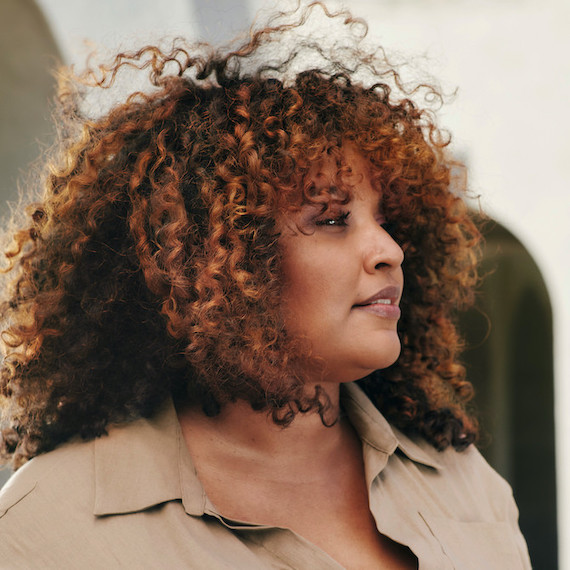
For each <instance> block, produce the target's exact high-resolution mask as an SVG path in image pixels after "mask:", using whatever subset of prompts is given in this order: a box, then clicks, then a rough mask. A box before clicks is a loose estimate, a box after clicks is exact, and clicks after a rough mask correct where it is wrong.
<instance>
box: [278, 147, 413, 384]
mask: <svg viewBox="0 0 570 570" xmlns="http://www.w3.org/2000/svg"><path fill="white" fill-rule="evenodd" d="M342 154H343V156H342V158H343V160H344V162H345V163H346V164H347V165H348V167H349V168H350V172H348V173H347V175H346V176H345V177H344V180H343V181H344V182H345V183H346V184H347V185H349V186H350V187H351V189H352V192H351V196H350V201H349V202H348V203H347V204H344V205H340V204H336V205H335V204H332V205H329V208H328V210H327V211H325V212H321V210H322V208H321V207H319V205H318V204H307V205H305V206H304V207H303V208H302V209H301V210H300V212H298V213H297V214H296V215H294V216H290V217H289V219H287V220H286V221H284V226H285V227H284V230H283V231H282V236H281V243H282V245H283V250H284V256H283V278H284V283H285V286H284V292H283V297H282V300H283V305H284V308H283V312H284V315H285V320H286V323H287V327H288V330H289V331H290V332H292V333H294V334H298V335H303V336H305V337H307V338H308V339H309V341H310V344H311V347H312V349H313V354H314V356H316V357H317V358H320V359H322V361H323V362H324V363H325V365H326V368H325V374H324V379H325V380H327V381H332V382H348V381H352V380H358V379H360V378H363V377H364V376H366V375H368V374H370V373H371V372H373V371H374V370H378V369H382V368H386V367H388V366H390V365H391V364H393V363H394V362H395V361H396V359H397V358H398V355H399V353H400V339H399V337H398V334H397V323H398V317H399V315H398V314H396V315H390V316H386V315H383V314H379V313H380V307H383V306H380V307H378V306H375V305H370V304H367V305H364V306H363V305H361V304H362V303H363V302H364V301H366V300H367V299H370V298H371V297H373V296H374V295H376V294H377V293H378V292H379V291H382V290H384V289H385V288H387V287H391V288H395V293H394V294H395V295H396V299H395V302H394V305H396V306H397V304H398V302H399V300H400V297H401V293H402V288H403V273H402V262H403V257H404V254H403V252H402V249H401V248H400V246H399V245H398V244H397V243H396V242H395V241H394V239H393V238H392V237H391V236H390V234H389V233H388V232H387V231H386V229H385V228H384V227H383V225H384V224H385V222H386V220H385V218H384V216H383V214H382V211H381V198H382V197H381V195H380V194H379V193H378V192H377V191H376V190H375V189H374V188H373V187H372V185H371V181H370V175H369V167H368V164H367V162H366V160H365V159H364V158H363V157H362V155H360V154H359V153H358V152H357V150H356V149H354V148H352V147H350V146H349V147H348V148H345V149H343V152H342ZM336 174H337V167H336V163H335V161H334V160H333V159H332V158H328V160H327V159H326V158H325V159H324V160H323V162H322V164H321V165H320V166H318V167H316V168H315V173H314V175H313V183H314V187H315V191H317V192H319V191H321V192H322V191H323V190H327V189H330V188H331V186H332V187H334V186H335V178H336ZM325 196H326V195H325ZM345 216H347V217H345ZM376 308H377V310H375V309H376ZM393 312H394V311H393ZM316 381H318V378H317V379H316Z"/></svg>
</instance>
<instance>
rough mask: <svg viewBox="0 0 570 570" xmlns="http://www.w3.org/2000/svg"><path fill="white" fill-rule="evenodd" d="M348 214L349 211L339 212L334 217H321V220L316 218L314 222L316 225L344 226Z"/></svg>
mask: <svg viewBox="0 0 570 570" xmlns="http://www.w3.org/2000/svg"><path fill="white" fill-rule="evenodd" d="M349 216H350V212H340V213H339V214H338V215H337V216H335V217H334V218H323V219H322V220H317V221H316V222H315V224H316V225H317V226H339V227H344V226H346V225H347V223H346V220H348V217H349Z"/></svg>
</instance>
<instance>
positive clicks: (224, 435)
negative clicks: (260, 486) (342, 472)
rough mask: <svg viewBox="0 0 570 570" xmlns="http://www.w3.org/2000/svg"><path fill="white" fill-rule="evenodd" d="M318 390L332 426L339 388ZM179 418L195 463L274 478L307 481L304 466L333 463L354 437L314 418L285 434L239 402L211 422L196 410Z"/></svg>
mask: <svg viewBox="0 0 570 570" xmlns="http://www.w3.org/2000/svg"><path fill="white" fill-rule="evenodd" d="M322 386H323V389H324V390H325V392H326V394H327V396H328V397H329V399H330V403H331V409H330V410H329V411H328V412H327V417H326V419H327V421H328V420H329V419H331V420H333V421H334V420H335V419H336V418H338V414H339V406H340V404H339V385H338V384H334V385H326V384H325V385H322ZM178 415H179V420H180V425H181V427H182V431H183V434H184V438H185V440H186V443H187V445H188V448H189V450H190V453H191V454H192V456H193V458H194V459H195V460H197V461H200V460H202V459H204V458H205V457H206V455H207V458H208V462H210V463H211V464H219V466H220V469H228V468H231V469H234V470H236V469H243V470H244V471H247V470H248V469H251V468H252V466H253V465H255V466H256V467H257V468H259V467H260V466H261V467H262V468H263V469H264V470H267V472H268V473H269V474H271V475H272V476H275V475H276V474H284V475H285V473H287V472H289V473H291V472H295V473H298V474H305V476H307V477H310V476H311V474H310V473H308V472H307V468H308V466H310V465H318V464H319V463H320V464H321V465H322V464H323V462H325V463H326V462H327V461H329V459H331V460H332V458H333V457H334V456H335V454H336V452H337V450H338V448H339V446H342V445H343V444H344V443H346V439H347V437H354V435H353V434H352V435H351V434H350V433H349V432H351V430H350V427H349V426H348V424H347V423H346V422H344V421H342V420H341V421H337V422H336V423H335V424H334V425H333V426H332V427H327V426H325V425H324V424H323V421H322V420H321V417H320V416H319V414H317V413H314V412H309V413H306V414H302V413H298V414H297V415H296V416H295V419H294V420H293V421H292V423H291V424H290V425H289V426H288V427H286V428H283V427H281V426H278V425H276V424H275V423H274V422H273V421H272V419H271V416H270V415H268V414H267V412H257V411H254V410H252V408H251V406H250V405H249V404H248V403H246V402H242V401H238V402H235V403H232V404H228V405H226V406H225V407H224V408H223V410H222V412H221V413H220V414H219V415H218V416H215V417H212V418H211V417H207V416H206V415H205V414H204V413H203V412H202V411H201V410H199V409H197V408H185V409H181V410H179V412H178ZM229 463H231V465H229Z"/></svg>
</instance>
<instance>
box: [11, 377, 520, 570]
mask: <svg viewBox="0 0 570 570" xmlns="http://www.w3.org/2000/svg"><path fill="white" fill-rule="evenodd" d="M342 393H343V396H342V398H343V407H344V409H345V410H346V413H347V415H348V417H349V418H350V421H351V422H352V424H353V425H354V427H355V429H356V431H357V432H358V434H359V436H360V438H361V440H362V449H363V456H364V464H365V473H366V479H367V483H368V486H369V494H370V510H371V512H372V514H373V515H374V518H375V519H376V524H377V526H378V530H379V531H380V532H381V533H383V534H385V535H387V536H389V537H390V538H392V539H393V540H395V541H397V542H400V543H402V544H405V545H407V546H408V547H409V548H410V549H411V550H412V552H414V554H415V555H416V556H417V557H418V560H419V568H420V570H447V569H452V568H455V569H461V570H468V569H477V570H482V569H484V570H493V569H497V570H499V569H500V570H505V569H509V570H516V569H519V568H521V569H523V568H530V561H529V557H528V551H527V548H526V544H525V541H524V538H523V537H522V535H521V533H520V530H519V528H518V523H517V517H518V513H517V508H516V506H515V503H514V501H513V497H512V493H511V489H510V487H509V486H508V484H507V483H506V482H505V481H504V480H503V479H502V478H501V477H500V476H499V475H497V473H495V471H493V470H492V469H491V468H490V467H489V466H488V464H487V463H486V462H485V461H484V459H483V458H482V457H481V455H480V454H479V452H478V451H477V450H476V449H475V447H473V446H471V447H469V448H468V449H467V450H466V451H464V452H462V453H457V452H456V451H454V450H453V449H448V450H446V451H444V452H437V451H435V450H434V449H433V447H431V446H430V445H428V444H427V443H426V442H424V441H423V440H417V441H415V440H412V439H410V438H409V437H406V436H405V435H403V434H402V433H400V432H399V431H397V430H396V429H394V428H392V427H391V426H390V425H389V424H388V422H387V421H386V420H385V419H384V418H383V416H382V415H381V414H380V413H379V412H378V410H377V409H376V408H375V407H374V406H373V405H372V403H371V402H370V401H369V400H368V398H367V397H366V396H365V395H364V393H363V392H362V391H361V390H360V389H359V388H358V387H357V386H356V385H355V384H350V385H347V386H345V387H344V388H343V391H342ZM0 568H2V569H4V568H9V569H24V568H29V569H34V570H36V569H38V568H42V569H50V568H53V569H56V568H57V569H58V570H64V569H69V568H81V569H90V568H101V569H103V568H105V569H112V568H129V569H134V568H136V569H144V568H153V569H156V568H169V569H170V568H200V569H204V568H205V569H221V568H228V569H229V568H231V569H247V570H253V569H261V568H265V569H267V568H281V569H285V568H287V569H311V570H313V569H317V570H321V569H322V570H328V569H330V570H333V569H336V570H339V569H340V568H341V566H340V565H339V564H338V563H337V562H335V561H334V560H333V559H332V558H330V557H329V556H328V555H327V554H326V553H324V552H323V551H321V550H320V549H319V548H317V547H316V546H314V545H313V544H311V543H310V542H308V541H307V540H305V539H304V538H303V537H301V536H299V535H297V534H295V533H294V532H292V531H290V530H288V529H285V528H275V527H268V526H260V525H251V524H243V523H240V522H238V521H232V520H228V519H225V518H224V517H223V516H222V515H221V514H220V513H219V512H217V511H216V509H215V507H214V506H213V505H212V504H211V503H210V501H209V500H208V497H207V496H206V495H205V493H204V490H203V488H202V485H201V484H200V481H199V480H198V478H197V476H196V471H195V469H194V466H193V464H192V460H191V457H190V455H189V453H188V450H187V448H186V445H185V442H184V439H183V437H182V434H181V431H180V425H179V423H178V420H177V416H176V412H175V410H174V406H173V405H172V402H170V401H169V402H167V403H166V405H165V406H164V407H163V408H162V409H161V411H160V413H158V414H157V415H156V416H155V417H154V418H152V419H150V420H144V419H141V420H138V421H135V422H133V423H131V424H128V425H124V426H120V427H114V428H112V429H111V430H110V432H109V436H107V437H102V438H100V439H97V440H95V441H91V442H87V443H85V442H71V443H68V444H65V445H62V446H61V447H59V448H58V449H56V450H55V451H52V452H50V453H47V454H44V455H40V456H38V457H36V458H35V459H33V460H32V461H30V462H28V463H27V464H26V465H25V466H24V467H22V468H21V469H20V470H19V471H18V472H17V473H16V474H15V475H14V476H13V477H12V479H11V480H10V481H9V482H8V484H7V485H6V486H5V487H4V489H3V490H2V492H1V493H0Z"/></svg>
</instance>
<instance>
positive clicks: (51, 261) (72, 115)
mask: <svg viewBox="0 0 570 570" xmlns="http://www.w3.org/2000/svg"><path fill="white" fill-rule="evenodd" d="M311 10H312V9H311V8H310V9H308V10H307V11H305V12H303V13H302V14H301V17H300V18H299V22H297V23H302V22H303V21H304V20H305V19H306V18H307V17H308V16H309V15H310V13H311ZM340 17H341V19H345V20H346V21H345V24H346V26H348V27H349V28H350V27H351V26H356V25H358V26H361V24H360V23H358V22H356V21H355V20H351V19H350V18H347V17H346V14H341V15H340ZM331 19H332V20H334V17H332V16H331ZM294 28H295V25H292V24H282V25H278V23H275V22H274V23H273V24H272V25H271V26H269V27H267V28H265V29H263V30H261V31H258V32H256V33H254V34H252V36H251V38H250V40H249V41H248V42H247V43H246V44H244V45H243V46H242V47H240V48H239V49H237V50H233V51H230V52H229V53H228V54H226V55H220V54H219V53H212V52H211V51H210V52H208V48H207V47H200V46H194V47H192V46H185V45H182V44H180V43H179V44H177V45H176V46H175V48H174V49H173V50H172V51H170V52H168V53H165V52H163V51H161V50H159V49H158V48H156V47H146V48H144V49H142V50H140V51H139V52H137V53H134V54H120V55H118V56H117V58H116V59H115V60H114V62H113V63H112V65H110V66H107V67H101V68H100V69H99V70H98V72H97V73H92V74H87V75H85V76H83V77H82V78H73V77H63V78H62V84H61V90H62V91H61V92H62V96H61V110H62V119H60V122H61V121H63V122H62V123H61V124H63V125H64V127H62V129H66V130H64V131H63V130H62V132H64V133H65V137H62V142H61V143H60V145H59V147H58V151H57V152H56V153H55V155H54V158H53V159H52V160H51V162H50V163H49V165H48V167H47V169H46V172H47V173H48V174H47V175H46V177H45V191H44V194H43V197H42V199H41V200H40V201H39V202H38V203H36V204H34V205H33V206H31V207H30V209H29V210H28V218H27V222H26V223H25V224H24V225H23V226H22V227H21V229H19V230H17V231H16V232H15V233H14V234H13V243H12V245H11V246H9V247H7V249H6V250H5V255H6V258H7V260H8V267H7V268H6V269H5V275H6V277H7V279H9V281H10V283H11V284H10V286H9V287H8V288H5V289H4V290H5V293H4V300H3V303H2V305H1V313H2V317H3V322H4V323H5V326H4V329H5V330H4V332H3V335H2V339H3V342H4V346H5V352H6V358H5V362H4V366H3V369H2V375H1V380H0V382H1V394H2V397H3V419H2V422H3V424H2V425H3V428H4V429H3V438H2V447H3V453H4V455H5V456H7V457H10V456H11V457H13V461H14V464H15V465H16V466H18V465H20V464H21V463H22V462H24V461H26V460H27V459H29V458H30V457H33V456H34V455H37V454H38V453H42V452H45V451H48V450H49V449H52V448H53V447H55V446H57V445H58V444H60V443H62V442H64V441H66V440H67V439H69V438H71V437H73V436H76V435H80V436H82V437H83V438H93V437H97V436H100V435H102V434H104V433H105V430H106V426H107V425H108V424H109V423H111V422H119V421H130V420H132V419H134V418H137V417H140V416H149V415H151V414H152V413H153V412H154V411H155V410H156V408H157V407H158V406H159V405H160V403H161V402H162V401H163V400H164V399H165V398H166V397H167V396H168V395H173V396H174V397H175V398H189V399H190V400H191V401H194V402H200V403H201V404H202V406H203V408H204V410H205V411H206V413H208V414H216V413H218V411H219V410H220V408H221V407H222V406H223V405H224V404H225V403H227V402H229V401H234V400H236V399H243V400H246V401H248V402H250V403H251V405H252V406H253V407H254V408H255V409H259V410H267V411H269V412H271V413H272V414H273V418H274V420H275V421H276V422H278V423H282V424H287V423H289V422H290V421H291V419H292V418H293V417H294V415H295V414H296V413H300V412H307V411H309V410H315V411H318V412H319V413H321V414H322V413H323V409H324V407H326V402H325V401H324V400H323V398H322V395H321V394H320V393H319V392H317V393H316V394H315V395H314V397H309V396H307V395H306V394H304V393H303V378H302V377H301V376H300V374H299V370H300V369H301V367H300V366H299V363H300V362H305V361H306V360H307V359H310V358H312V357H311V352H310V346H309V345H308V343H307V342H306V341H304V340H303V339H300V338H292V337H291V336H290V335H288V334H287V332H286V330H285V328H284V325H283V319H282V317H281V314H280V292H281V278H280V255H281V251H280V246H279V234H278V231H277V229H276V220H277V219H278V217H279V216H281V215H282V214H283V212H285V211H287V210H288V209H291V208H293V207H295V206H298V205H299V204H300V203H301V202H302V200H303V198H304V196H303V194H304V193H303V187H304V185H303V180H305V179H306V176H307V175H308V172H309V169H310V166H311V163H312V161H314V160H315V159H318V158H319V157H320V156H321V155H322V153H323V152H327V151H328V152H331V151H334V149H339V148H340V147H341V146H342V145H343V144H347V143H348V142H349V143H350V144H352V145H354V146H355V147H356V148H357V149H358V150H359V151H360V152H361V153H362V155H363V156H364V157H366V158H367V159H368V160H369V161H370V163H371V165H372V172H373V184H374V185H375V187H376V188H378V190H379V192H381V193H382V196H383V209H384V214H385V216H386V218H387V219H388V220H389V221H391V222H393V223H394V233H393V235H394V237H395V239H396V240H397V241H398V242H399V243H400V244H401V246H402V248H403V249H404V252H405V262H404V274H405V283H406V285H405V293H404V297H403V299H402V314H403V317H402V320H401V326H400V335H401V339H402V344H403V350H402V355H401V357H400V359H399V360H398V362H397V363H396V364H394V365H393V366H392V367H390V368H389V369H387V370H384V371H382V372H377V373H374V374H372V375H371V376H370V377H368V378H366V379H363V380H361V381H360V382H361V385H362V386H363V387H364V389H365V390H366V391H367V393H368V394H369V395H370V396H371V397H372V399H373V401H374V402H375V403H376V404H377V406H378V407H379V409H380V410H381V411H382V412H383V413H384V414H385V415H386V416H387V417H388V419H389V420H390V421H392V422H393V423H394V424H395V425H396V426H398V427H400V428H401V429H403V430H405V431H407V432H414V433H418V434H421V435H423V436H424V437H426V438H427V439H428V440H429V441H430V442H432V443H433V444H434V445H435V446H436V447H438V448H444V447H446V446H448V445H453V446H455V447H457V448H462V447H464V446H466V445H467V444H468V443H469V442H471V441H473V439H474V437H475V434H476V425H475V423H474V422H473V420H472V419H471V418H470V417H469V416H468V415H467V413H466V412H465V409H464V404H465V402H466V401H467V400H468V399H469V398H470V396H471V388H470V385H469V384H468V383H467V382H466V381H465V378H464V370H463V368H462V367H461V366H460V365H458V364H457V363H456V360H457V354H458V348H459V346H460V341H459V338H458V336H457V334H456V330H455V327H454V325H453V324H452V321H451V319H450V315H451V313H452V311H453V310H454V309H455V308H456V307H461V306H464V305H466V304H468V303H469V302H470V301H471V296H472V293H471V289H472V286H473V285H474V283H475V280H476V271H475V262H476V259H475V254H474V247H475V245H476V244H477V241H478V239H479V234H478V232H477V230H476V229H475V227H474V226H473V224H472V223H471V221H470V219H469V217H468V213H467V211H466V207H465V205H464V203H463V202H462V201H461V199H460V198H459V197H457V195H456V193H454V192H457V191H459V189H455V190H454V192H451V190H450V163H449V162H448V161H447V160H446V158H445V156H444V152H443V151H444V147H445V146H446V144H447V143H446V141H445V140H441V139H442V137H441V136H439V131H438V130H437V128H436V127H435V125H434V123H433V121H432V119H431V116H430V115H429V114H428V113H426V112H425V111H423V110H421V109H419V108H418V106H417V105H416V104H415V103H414V102H412V100H411V99H410V98H409V96H408V95H406V92H404V90H403V88H402V85H401V82H400V81H399V77H398V74H397V73H396V72H395V70H394V69H392V68H391V67H389V66H388V65H387V63H386V61H385V59H384V58H383V57H381V56H380V55H378V54H372V53H369V52H367V51H365V50H364V48H359V47H358V42H357V41H356V40H354V41H355V45H354V46H353V47H352V48H351V50H349V51H347V50H346V49H345V50H336V51H337V52H338V53H342V54H344V57H345V58H346V59H345V60H342V59H338V58H340V56H338V58H337V56H334V57H333V55H328V54H327V52H326V51H325V50H324V49H323V48H321V47H320V46H317V47H316V46H315V45H313V44H311V43H308V42H305V43H303V42H300V41H297V42H296V44H295V48H294V49H293V48H292V49H291V51H290V53H289V54H288V56H286V57H283V58H282V59H281V60H279V61H277V60H276V59H275V57H276V56H275V53H274V52H271V53H272V55H271V59H270V58H269V56H268V57H267V58H266V59H264V51H263V50H264V48H265V47H266V46H270V47H271V46H272V45H274V44H275V42H276V41H278V40H279V41H281V39H282V38H286V37H287V34H288V33H290V31H291V29H294ZM358 30H359V31H361V30H362V28H361V27H360V28H358ZM283 41H284V40H283ZM281 50H282V51H283V47H282V48H281ZM315 50H316V51H317V52H319V56H320V57H321V58H322V61H323V63H322V65H320V66H319V67H320V68H319V69H304V70H297V69H296V68H295V66H296V65H297V59H298V57H297V56H298V54H300V53H303V51H307V52H310V51H313V52H314V51H315ZM252 62H253V63H252ZM260 62H261V63H260ZM125 67H130V68H135V69H137V70H139V71H138V73H142V71H140V70H144V69H147V70H148V72H149V78H150V80H151V84H152V86H153V88H152V90H151V91H150V92H149V93H145V94H142V93H138V94H134V95H131V96H130V97H129V98H128V99H127V100H126V101H125V102H123V103H121V104H118V105H116V106H115V107H113V108H112V109H111V111H109V112H108V113H106V114H104V115H103V116H101V117H98V118H88V117H86V116H85V115H84V114H83V113H82V112H81V106H80V104H81V97H80V95H81V93H82V90H81V88H79V87H81V86H82V88H84V87H85V85H91V86H98V87H100V88H104V89H107V88H110V87H111V86H112V85H113V83H114V81H115V78H116V76H117V75H118V74H119V73H120V72H121V70H122V69H123V68H125ZM248 68H251V69H248ZM362 69H365V74H364V76H365V77H366V78H368V79H367V81H365V80H364V79H362V80H360V79H359V80H356V79H355V78H356V76H357V75H358V73H359V72H360V71H361V70H362ZM173 70H174V71H173ZM292 70H293V71H292ZM389 84H391V85H389ZM398 92H399V93H400V95H399V98H398V97H397V96H396V95H395V94H397V93H398ZM431 93H433V94H437V93H436V91H435V90H432V91H431ZM305 198H306V197H305Z"/></svg>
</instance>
